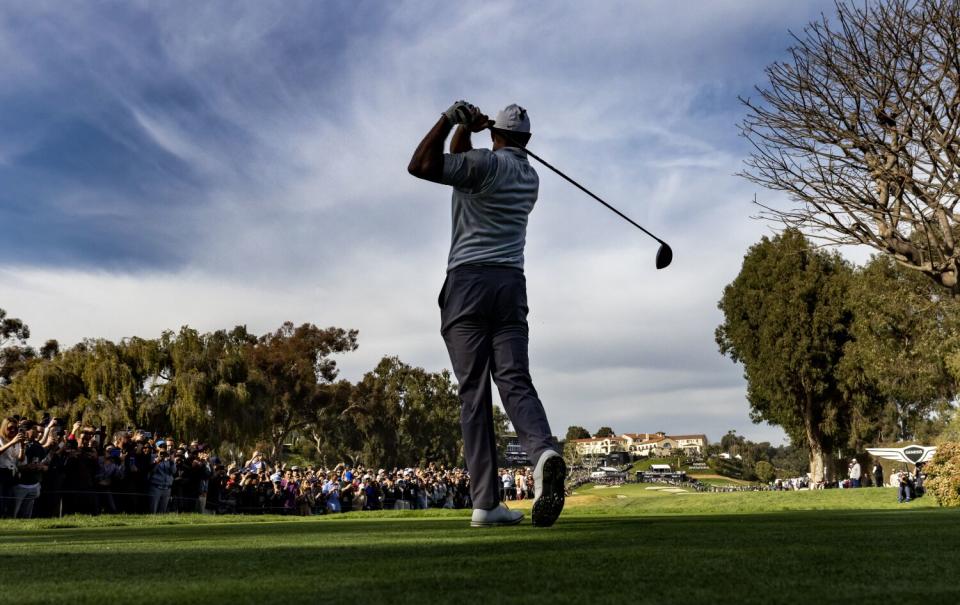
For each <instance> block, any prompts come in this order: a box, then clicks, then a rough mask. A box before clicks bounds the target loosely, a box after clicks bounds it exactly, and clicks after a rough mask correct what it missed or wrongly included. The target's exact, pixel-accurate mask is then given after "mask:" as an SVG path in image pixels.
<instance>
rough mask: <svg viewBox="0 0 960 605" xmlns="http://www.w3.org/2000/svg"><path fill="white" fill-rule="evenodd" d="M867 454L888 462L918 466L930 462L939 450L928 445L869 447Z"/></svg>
mask: <svg viewBox="0 0 960 605" xmlns="http://www.w3.org/2000/svg"><path fill="white" fill-rule="evenodd" d="M867 452H869V453H870V455H872V456H876V457H878V458H885V459H887V460H896V461H897V462H906V463H907V464H917V463H918V462H929V461H930V460H932V459H933V455H934V454H935V453H937V448H936V447H932V446H927V445H907V446H904V447H868V448H867Z"/></svg>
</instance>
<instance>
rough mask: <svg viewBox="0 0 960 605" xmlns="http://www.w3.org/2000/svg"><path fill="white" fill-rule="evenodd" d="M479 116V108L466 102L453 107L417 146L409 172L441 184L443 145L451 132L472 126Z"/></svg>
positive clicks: (411, 159)
mask: <svg viewBox="0 0 960 605" xmlns="http://www.w3.org/2000/svg"><path fill="white" fill-rule="evenodd" d="M477 115H479V112H478V111H477V108H476V107H474V106H473V105H471V104H470V103H467V102H466V101H457V102H456V103H454V104H453V105H451V106H450V107H449V109H447V110H446V111H445V112H443V115H442V116H440V119H439V120H437V123H436V124H434V125H433V128H431V129H430V132H428V133H427V134H426V136H425V137H423V140H422V141H420V144H419V145H417V150H416V151H414V152H413V157H412V158H410V164H409V165H408V166H407V172H409V173H410V174H412V175H413V176H415V177H417V178H421V179H426V180H428V181H433V182H434V183H439V182H440V179H441V178H442V177H443V144H444V142H446V140H447V136H448V135H449V134H450V130H451V129H452V128H453V127H454V126H456V125H457V124H463V125H470V124H471V123H472V122H473V121H474V118H475V117H476V116H477Z"/></svg>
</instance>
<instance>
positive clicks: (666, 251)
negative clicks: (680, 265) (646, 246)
mask: <svg viewBox="0 0 960 605" xmlns="http://www.w3.org/2000/svg"><path fill="white" fill-rule="evenodd" d="M672 260H673V250H671V249H670V246H668V245H667V244H666V243H665V242H660V249H659V250H657V269H663V268H664V267H666V266H667V265H669V264H670V262H671V261H672Z"/></svg>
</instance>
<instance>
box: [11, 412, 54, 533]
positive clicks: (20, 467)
mask: <svg viewBox="0 0 960 605" xmlns="http://www.w3.org/2000/svg"><path fill="white" fill-rule="evenodd" d="M17 430H18V432H19V434H20V443H21V447H20V456H19V460H18V462H17V473H18V474H17V479H16V481H15V482H14V485H13V512H12V516H14V517H23V518H25V519H29V518H31V517H32V516H33V505H34V503H35V502H36V500H37V498H39V497H40V481H41V479H42V478H43V473H44V472H45V471H46V470H47V461H48V460H47V448H46V447H44V444H41V443H40V441H38V437H39V435H40V431H39V428H38V427H37V424H36V423H35V422H33V421H32V420H21V421H20V423H19V424H18V427H17ZM46 436H47V439H45V440H44V443H45V444H47V445H49V436H50V435H49V431H48V432H47V434H46Z"/></svg>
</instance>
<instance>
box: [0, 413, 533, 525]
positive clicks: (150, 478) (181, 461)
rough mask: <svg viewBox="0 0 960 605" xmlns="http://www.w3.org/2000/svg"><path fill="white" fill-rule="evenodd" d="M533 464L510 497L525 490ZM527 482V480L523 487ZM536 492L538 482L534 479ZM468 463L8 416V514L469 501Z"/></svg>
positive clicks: (1, 484) (3, 476)
mask: <svg viewBox="0 0 960 605" xmlns="http://www.w3.org/2000/svg"><path fill="white" fill-rule="evenodd" d="M528 475H529V473H527V472H526V471H523V472H522V473H519V474H517V475H516V476H517V479H516V482H515V483H514V489H513V491H510V492H507V495H508V497H513V498H516V497H523V496H524V495H525V494H526V493H528V492H527V487H526V486H527V484H528V483H529V481H528V479H529V478H528ZM520 483H522V485H523V487H522V488H521V489H519V490H518V489H517V488H516V486H517V485H518V484H520ZM530 491H531V492H532V488H530ZM470 507H471V502H470V477H469V474H468V473H467V471H466V470H465V469H458V468H452V469H447V468H444V467H442V466H438V465H435V464H429V465H427V466H426V467H423V468H419V467H418V468H403V469H399V468H394V469H391V470H387V469H373V468H365V467H364V466H362V465H358V466H356V467H351V466H350V465H348V464H338V465H336V466H335V467H333V468H321V467H319V466H303V467H300V466H288V465H285V464H281V465H275V464H272V463H271V462H270V461H269V460H267V459H266V457H264V456H263V455H262V454H261V453H260V452H253V454H252V456H251V457H250V458H249V459H247V460H242V461H241V460H236V461H226V460H222V459H221V458H220V457H218V456H217V455H216V454H215V453H214V452H212V451H210V449H209V448H208V447H206V446H205V445H204V444H203V443H199V442H197V441H191V442H187V441H182V440H177V439H175V438H174V437H172V436H160V435H154V434H153V433H150V432H147V431H143V430H129V431H118V432H116V433H114V434H113V435H112V436H110V438H109V439H105V438H104V435H103V434H102V430H97V429H94V428H93V427H89V426H83V425H82V423H80V422H77V423H75V424H74V425H73V426H72V428H70V429H66V428H65V427H64V426H62V422H61V421H59V420H57V419H55V418H47V417H45V418H44V419H43V420H42V421H41V422H40V423H37V422H34V421H32V420H29V419H20V418H17V417H10V418H5V419H4V420H3V421H2V423H0V516H3V517H22V518H30V517H56V516H62V515H65V514H90V515H98V514H104V513H106V514H111V513H165V512H183V513H206V514H231V513H243V514H266V513H271V514H290V515H315V514H327V513H339V512H348V511H360V510H384V509H386V510H393V509H400V510H403V509H424V508H470Z"/></svg>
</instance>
